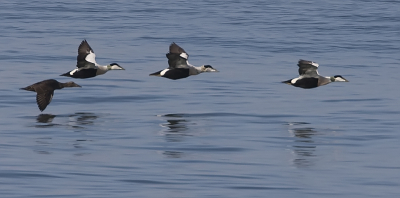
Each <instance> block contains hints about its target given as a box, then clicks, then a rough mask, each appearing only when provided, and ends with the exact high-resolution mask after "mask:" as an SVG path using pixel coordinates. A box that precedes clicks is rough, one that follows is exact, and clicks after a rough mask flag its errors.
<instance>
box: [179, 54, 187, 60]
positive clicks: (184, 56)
mask: <svg viewBox="0 0 400 198" xmlns="http://www.w3.org/2000/svg"><path fill="white" fill-rule="evenodd" d="M179 56H180V57H182V58H184V59H186V60H187V59H188V55H187V54H186V53H181V54H179Z"/></svg>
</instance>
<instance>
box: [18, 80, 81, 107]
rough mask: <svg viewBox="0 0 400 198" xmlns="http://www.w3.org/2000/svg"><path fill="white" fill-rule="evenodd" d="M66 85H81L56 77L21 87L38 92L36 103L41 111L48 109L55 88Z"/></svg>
mask: <svg viewBox="0 0 400 198" xmlns="http://www.w3.org/2000/svg"><path fill="white" fill-rule="evenodd" d="M64 87H81V86H80V85H78V84H76V83H74V82H66V83H60V82H58V81H56V80H54V79H49V80H44V81H40V82H37V83H35V84H33V85H29V86H27V87H25V88H21V89H23V90H27V91H34V92H36V93H37V94H36V103H37V105H38V107H39V110H40V111H43V110H44V109H46V107H47V105H48V104H50V102H51V99H52V98H53V95H54V90H56V89H62V88H64Z"/></svg>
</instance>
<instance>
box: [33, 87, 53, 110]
mask: <svg viewBox="0 0 400 198" xmlns="http://www.w3.org/2000/svg"><path fill="white" fill-rule="evenodd" d="M53 95H54V90H53V91H51V92H41V93H39V92H38V93H37V95H36V103H37V105H38V107H39V110H40V111H43V110H45V109H46V107H47V105H49V104H50V102H51V99H52V98H53Z"/></svg>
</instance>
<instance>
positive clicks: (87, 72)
mask: <svg viewBox="0 0 400 198" xmlns="http://www.w3.org/2000/svg"><path fill="white" fill-rule="evenodd" d="M96 72H97V69H82V70H80V71H77V72H75V73H74V74H73V75H72V76H71V77H72V78H92V77H95V76H96Z"/></svg>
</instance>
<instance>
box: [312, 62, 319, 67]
mask: <svg viewBox="0 0 400 198" xmlns="http://www.w3.org/2000/svg"><path fill="white" fill-rule="evenodd" d="M311 65H312V66H314V67H318V66H319V64H318V63H316V62H311Z"/></svg>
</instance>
